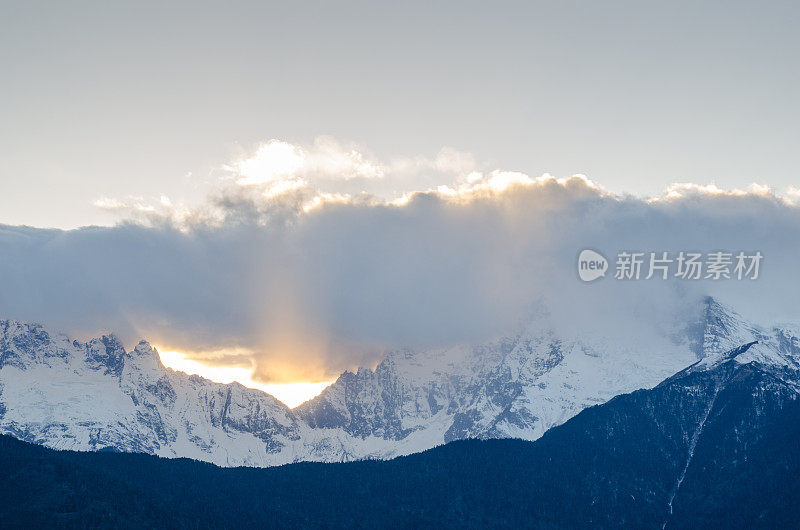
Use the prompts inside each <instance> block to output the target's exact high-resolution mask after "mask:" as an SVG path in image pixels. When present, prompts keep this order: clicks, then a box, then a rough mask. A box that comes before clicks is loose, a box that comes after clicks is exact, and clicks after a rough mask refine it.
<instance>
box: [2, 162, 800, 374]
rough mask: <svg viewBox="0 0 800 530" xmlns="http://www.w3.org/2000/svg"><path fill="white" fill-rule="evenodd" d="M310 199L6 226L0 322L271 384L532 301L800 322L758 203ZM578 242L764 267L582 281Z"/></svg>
mask: <svg viewBox="0 0 800 530" xmlns="http://www.w3.org/2000/svg"><path fill="white" fill-rule="evenodd" d="M297 193H307V191H302V190H301V191H299V192H297ZM306 198H307V197H301V198H298V197H297V196H296V195H293V194H292V193H289V194H285V195H281V196H278V197H272V198H269V199H265V198H264V197H263V196H260V195H258V194H254V193H253V192H248V191H247V190H245V189H241V188H237V189H234V190H231V191H228V192H226V193H225V194H221V195H219V196H217V197H216V198H214V199H213V201H212V203H211V204H210V205H209V207H213V209H215V210H216V211H221V212H222V215H221V216H218V217H217V218H216V221H215V222H211V221H209V218H208V217H206V216H204V215H201V214H200V213H198V214H197V215H196V216H194V217H189V218H187V219H184V221H183V223H182V224H179V223H175V222H174V221H171V220H170V219H168V218H166V217H164V218H153V219H151V220H150V222H149V224H138V223H124V224H120V225H118V226H115V227H109V228H100V227H89V228H82V229H79V230H71V231H59V230H40V229H35V228H28V227H10V226H3V227H0V277H1V278H2V285H3V288H2V290H0V315H1V316H2V317H5V318H18V319H22V320H33V321H39V322H43V323H45V324H47V325H48V326H51V327H53V328H56V329H62V330H64V331H67V332H69V333H71V334H75V335H78V336H91V335H95V334H97V333H99V332H107V331H113V332H116V333H118V334H119V335H120V336H121V337H122V338H123V339H124V340H125V341H126V342H127V343H128V344H131V343H132V342H133V341H135V340H138V339H139V338H147V339H149V340H151V341H153V342H155V343H156V344H165V345H169V346H170V347H173V348H179V349H183V350H186V351H195V352H198V351H199V352H202V351H215V352H218V351H224V350H225V349H226V348H227V349H230V350H231V351H234V350H236V351H237V352H239V353H236V354H235V357H236V359H237V363H240V362H242V358H241V353H240V350H238V348H243V349H248V350H252V351H253V358H254V361H255V363H256V368H257V372H258V375H259V376H260V377H262V378H264V379H270V378H271V379H279V378H281V377H285V374H286V373H287V372H291V373H292V374H293V375H294V376H296V377H298V378H300V377H307V378H316V377H321V376H323V375H324V376H331V375H334V374H336V373H337V372H338V371H340V370H341V369H343V368H346V367H352V366H354V365H359V364H361V365H364V364H370V363H372V362H375V360H376V359H378V358H379V357H380V355H381V354H382V352H383V351H384V350H385V349H387V348H393V347H431V346H445V345H449V344H453V343H460V342H472V341H480V340H485V339H488V338H490V337H493V336H495V335H497V334H499V333H505V332H510V331H513V330H514V329H515V328H516V327H517V326H518V325H519V324H520V323H521V322H523V321H525V320H526V319H527V318H529V317H530V315H531V314H533V313H535V312H536V311H538V310H539V308H540V307H541V306H546V307H547V309H548V311H550V313H551V315H552V319H553V321H554V322H556V323H558V325H561V326H564V327H565V328H570V329H573V330H579V329H582V328H585V329H589V328H591V327H596V328H605V329H620V330H622V332H624V333H635V332H636V330H637V329H640V328H641V327H642V326H648V325H652V326H659V325H662V323H663V322H664V321H666V320H669V319H670V318H675V316H676V315H678V316H679V314H680V312H681V311H685V308H686V307H688V305H687V301H688V300H691V299H693V297H696V296H700V295H703V294H712V295H715V296H718V297H720V298H721V299H723V301H730V302H731V303H733V304H735V305H736V306H737V309H739V310H740V312H743V313H745V314H746V315H747V314H748V312H749V313H751V315H747V316H753V317H755V318H756V319H760V320H765V319H766V320H769V319H774V318H784V319H792V318H794V319H798V320H800V318H798V317H800V308H799V307H798V305H797V303H796V300H798V299H800V282H798V281H797V278H796V274H797V272H796V271H797V264H798V260H800V246H799V245H798V240H797V234H798V233H800V210H798V208H797V207H796V206H794V205H792V204H790V203H788V202H786V201H785V200H783V199H781V198H778V197H775V196H773V195H770V194H764V193H750V194H730V193H707V192H704V191H702V190H685V192H684V193H683V194H682V196H680V197H673V198H662V199H661V200H657V201H645V200H642V199H637V198H634V197H621V196H615V195H611V194H609V193H606V192H604V191H602V190H599V189H597V188H595V187H593V186H591V185H590V184H589V183H587V182H586V181H585V180H582V179H578V178H573V179H569V180H565V181H556V180H555V179H545V180H541V181H537V182H535V183H533V184H529V185H513V186H511V187H509V188H508V189H506V190H505V191H503V192H494V191H490V190H477V191H476V190H474V191H471V192H468V193H463V194H461V195H460V196H456V197H452V196H448V195H445V194H439V193H433V192H430V193H419V194H416V195H414V196H413V197H412V198H411V199H410V200H409V201H408V202H407V203H406V204H403V205H399V206H398V205H392V204H387V203H385V202H381V201H377V200H373V199H370V198H368V197H362V198H357V199H351V200H347V201H339V202H330V203H325V204H323V205H322V206H320V207H318V208H315V209H313V210H311V211H309V212H307V213H306V212H303V209H302V206H301V205H302V204H303V203H304V202H305V200H306ZM582 248H594V249H596V250H599V251H601V252H603V253H604V254H605V255H606V256H608V257H609V258H613V256H614V255H616V253H617V252H619V251H620V250H639V251H651V250H652V251H662V250H663V251H673V252H677V251H679V250H699V251H712V250H717V249H724V250H730V251H737V250H746V251H754V250H760V251H761V252H762V253H763V254H764V255H765V260H764V267H763V271H762V277H761V278H760V279H759V280H757V281H755V282H746V281H742V282H737V281H727V282H678V281H668V282H660V281H649V282H645V281H639V282H629V283H625V282H617V281H614V280H612V279H610V278H606V279H605V280H601V281H599V282H597V283H595V284H591V285H584V284H582V283H581V282H579V281H578V279H577V276H576V273H575V259H576V256H577V253H578V251H579V250H580V249H582ZM650 317H652V318H650ZM214 355H216V354H214ZM200 357H201V358H203V355H202V354H201V355H200ZM205 358H207V359H213V358H214V356H213V355H210V354H209V355H206V356H205ZM282 374H283V375H282Z"/></svg>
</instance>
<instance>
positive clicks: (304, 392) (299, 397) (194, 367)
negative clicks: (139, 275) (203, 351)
mask: <svg viewBox="0 0 800 530" xmlns="http://www.w3.org/2000/svg"><path fill="white" fill-rule="evenodd" d="M156 349H157V350H158V352H159V355H160V356H161V362H162V363H163V364H164V366H166V367H167V368H172V369H173V370H175V371H178V372H184V373H187V374H190V375H199V376H200V377H204V378H206V379H210V380H211V381H216V382H217V383H233V382H234V381H236V382H237V383H239V384H241V385H243V386H246V387H248V388H256V389H258V390H262V391H264V392H266V393H267V394H271V395H272V396H275V397H276V398H277V399H279V400H280V401H282V402H283V403H284V404H285V405H286V406H288V407H289V408H294V407H296V406H298V405H300V404H301V403H305V402H306V401H308V400H309V399H312V398H314V397H316V396H318V395H319V394H320V393H321V392H322V391H323V390H325V389H326V388H327V387H328V386H330V385H331V384H332V383H333V381H327V382H321V383H319V382H317V383H310V382H298V383H262V382H261V381H256V380H254V379H253V373H252V370H248V369H247V368H244V367H240V366H209V365H207V364H203V363H201V362H198V361H195V360H192V359H190V358H188V357H187V356H186V355H185V354H183V353H180V352H176V351H162V350H160V349H158V348H156Z"/></svg>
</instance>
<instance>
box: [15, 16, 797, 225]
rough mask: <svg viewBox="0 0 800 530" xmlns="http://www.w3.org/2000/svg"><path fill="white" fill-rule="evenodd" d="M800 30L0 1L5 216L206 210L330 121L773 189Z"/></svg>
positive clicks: (648, 190) (364, 135)
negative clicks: (214, 198) (181, 207)
mask: <svg viewBox="0 0 800 530" xmlns="http://www.w3.org/2000/svg"><path fill="white" fill-rule="evenodd" d="M799 26H800V4H798V3H797V2H732V1H725V2H660V3H655V2H641V1H636V2H558V3H556V2H520V3H502V2H449V3H445V2H419V3H410V2H369V3H367V2H364V3H348V2H319V3H307V2H280V3H266V2H258V3H256V2H252V3H249V2H248V3H243V2H218V3H211V2H187V3H181V2H127V3H121V2H106V1H103V2H36V1H25V2H10V1H4V2H1V3H0V72H1V73H0V76H2V79H1V80H0V95H1V97H0V192H1V193H0V222H2V223H7V224H22V223H25V224H30V225H34V226H48V227H75V226H80V225H86V224H93V223H102V224H109V223H112V222H113V221H114V220H115V219H118V217H115V216H114V215H110V214H109V212H108V209H106V210H103V209H101V208H98V207H97V206H94V205H93V203H95V202H96V201H98V199H106V203H105V204H106V205H108V204H109V201H112V202H113V201H119V202H125V203H131V202H137V201H138V202H141V203H142V204H149V203H151V202H153V201H160V197H161V196H162V195H163V196H165V197H166V198H168V199H169V201H171V202H172V203H176V204H178V203H180V204H186V205H196V204H200V203H202V202H203V200H204V197H205V196H206V195H207V194H208V193H209V192H210V191H212V190H214V189H216V188H217V187H218V186H219V182H220V179H221V178H224V177H225V171H224V170H223V169H222V168H223V167H224V166H225V165H229V166H230V164H233V163H235V161H236V160H237V159H238V158H241V157H242V156H245V155H246V154H248V153H252V152H254V150H255V149H256V148H257V147H258V145H259V144H260V143H262V142H265V141H268V140H270V139H280V140H285V141H288V142H291V143H293V144H298V145H311V144H312V143H313V141H314V139H315V138H317V137H319V136H330V137H332V138H335V139H337V141H339V142H342V143H343V145H346V146H351V145H355V146H358V148H359V152H361V153H364V154H365V156H367V157H368V158H370V159H371V160H379V161H382V163H385V164H391V163H392V161H393V160H395V159H397V158H402V159H406V160H416V159H417V157H425V158H426V159H430V160H433V159H435V158H436V156H437V153H439V152H440V150H441V149H442V148H443V147H449V148H452V149H454V150H456V151H458V152H461V153H469V154H471V156H472V157H473V158H474V161H475V165H476V166H478V167H480V168H484V169H492V168H503V169H506V170H515V171H522V172H524V173H526V174H529V175H534V176H536V175H540V174H542V173H544V172H549V173H551V174H553V175H556V176H567V175H572V174H576V173H582V174H586V175H588V176H589V177H591V178H592V179H593V180H594V181H596V182H599V183H600V184H602V185H603V186H604V187H606V188H607V189H610V190H612V191H616V192H631V193H636V194H655V193H658V192H660V191H662V190H663V189H664V188H665V187H666V186H667V185H668V184H670V183H671V182H675V181H693V182H699V183H707V182H710V181H714V182H716V183H717V184H718V185H719V186H721V187H723V188H732V187H744V186H746V185H747V184H749V183H751V182H753V181H756V182H762V183H767V184H769V185H771V186H773V187H774V188H776V189H777V190H781V189H783V188H786V187H788V186H790V185H792V184H797V183H798V179H797V167H798V162H800V151H798V149H797V146H798V145H800V126H798V124H800V103H799V102H798V97H797V87H798V85H799V84H800V83H799V82H800V61H798V60H797V55H798V51H800V32H798V31H797V28H798V27H799ZM423 165H424V164H423ZM402 178H403V177H402V175H400V176H397V179H400V180H401V179H402ZM409 186H411V184H408V185H406V186H405V187H406V188H407V187H409ZM401 188H404V186H402V185H401V184H396V185H395V187H394V188H392V189H393V190H395V191H397V190H399V191H403V190H402V189H401Z"/></svg>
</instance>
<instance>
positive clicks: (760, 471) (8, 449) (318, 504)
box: [0, 361, 800, 528]
mask: <svg viewBox="0 0 800 530" xmlns="http://www.w3.org/2000/svg"><path fill="white" fill-rule="evenodd" d="M796 376H797V374H796V373H789V372H786V371H780V370H776V369H773V368H769V369H767V368H763V367H761V366H759V365H756V364H747V365H740V364H736V363H735V362H734V361H729V362H727V363H724V364H722V365H720V366H717V367H716V368H714V369H712V370H707V371H697V372H688V373H682V374H678V375H677V376H675V377H673V378H670V379H669V380H667V381H665V382H664V383H662V384H661V385H659V386H658V387H656V388H654V389H651V390H642V391H638V392H634V393H632V394H627V395H624V396H619V397H617V398H615V399H613V400H611V401H610V402H608V403H606V404H604V405H600V406H596V407H592V408H590V409H587V410H585V411H583V412H582V413H581V414H579V415H578V416H576V417H575V418H573V419H572V420H570V421H568V422H567V423H565V424H564V425H562V426H560V427H557V428H554V429H551V430H550V431H549V432H548V433H546V434H545V436H544V437H542V438H541V439H540V440H538V441H536V442H524V441H519V440H486V441H478V440H471V441H461V442H454V443H451V444H448V445H445V446H442V447H438V448H435V449H432V450H429V451H426V452H424V453H420V454H416V455H411V456H408V457H403V458H397V459H395V460H391V461H386V462H377V461H367V462H353V463H346V464H312V463H299V464H291V465H287V466H283V467H277V468H269V469H245V468H235V469H224V468H218V467H215V466H213V465H210V464H204V463H200V462H195V461H190V460H168V459H160V458H156V457H152V456H147V455H139V454H117V453H75V452H58V451H53V450H50V449H46V448H43V447H39V446H35V445H30V444H27V443H24V442H21V441H18V440H15V439H13V438H10V437H6V436H3V437H0V469H2V473H0V524H2V525H3V526H52V525H53V524H55V525H57V526H80V527H87V526H88V527H97V526H100V527H111V526H113V527H120V526H123V527H137V528H148V527H151V528H156V527H158V528H165V527H188V528H198V527H200V528H203V527H221V528H226V527H227V528H233V527H241V526H245V525H246V526H252V525H259V526H268V527H269V526H280V527H308V526H311V527H343V526H346V527H367V528H375V527H429V526H431V525H439V526H444V527H451V526H461V527H463V526H468V527H538V528H559V527H579V526H584V525H587V524H591V525H593V526H601V527H618V526H623V525H624V526H630V527H641V528H661V527H662V526H663V525H664V524H665V523H666V526H667V528H671V527H675V528H681V527H698V526H705V527H709V526H710V527H723V526H724V527H731V526H733V527H770V528H775V527H783V528H788V527H797V526H798V524H800V508H799V507H798V506H800V505H799V504H798V503H799V502H800V449H798V448H799V447H800V444H799V443H798V436H800V402H798V399H797V396H798V394H797V390H796V387H795V386H793V383H791V382H789V381H792V380H794V381H796V380H797V378H796Z"/></svg>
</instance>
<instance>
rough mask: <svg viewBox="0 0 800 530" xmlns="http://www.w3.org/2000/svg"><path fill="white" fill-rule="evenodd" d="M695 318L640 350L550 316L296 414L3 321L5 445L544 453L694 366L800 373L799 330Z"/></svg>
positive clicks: (297, 454) (226, 454)
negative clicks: (515, 446) (561, 429)
mask: <svg viewBox="0 0 800 530" xmlns="http://www.w3.org/2000/svg"><path fill="white" fill-rule="evenodd" d="M686 314H687V315H691V316H690V317H687V318H686V319H685V321H683V322H678V323H676V324H675V325H674V326H673V327H669V328H667V329H666V331H665V332H664V333H660V334H652V335H650V336H645V337H644V338H642V339H638V340H637V341H625V342H620V341H615V340H613V339H609V337H607V336H603V335H602V334H600V335H598V334H593V333H589V332H575V333H565V332H563V331H558V328H557V327H556V326H554V325H552V323H551V322H549V321H548V318H547V316H546V315H543V316H540V317H537V318H533V319H531V320H530V321H529V322H528V323H527V324H526V325H525V326H523V327H521V328H520V329H519V331H518V332H517V333H515V334H512V335H509V336H504V337H500V338H498V339H496V340H493V341H490V342H487V343H482V344H477V345H461V346H456V347H451V348H442V349H429V350H419V351H411V350H399V351H393V352H390V353H389V354H387V356H386V357H385V358H384V359H383V360H382V361H381V362H380V363H379V364H378V365H377V367H376V368H375V369H374V370H373V369H368V368H361V369H359V370H358V371H356V372H350V371H346V372H344V373H342V374H341V376H340V377H339V378H338V379H337V380H336V382H335V383H333V384H332V385H331V386H330V387H328V388H327V389H326V390H324V391H323V392H322V393H321V394H320V395H319V396H317V397H316V398H314V399H312V400H311V401H308V402H306V403H304V404H303V405H301V406H299V407H296V408H294V409H290V408H288V407H286V406H285V405H284V404H283V403H281V402H280V401H278V400H277V399H275V398H274V397H272V396H270V395H268V394H266V393H264V392H261V391H259V390H254V389H249V388H245V387H243V386H242V385H240V384H238V383H231V384H221V383H215V382H212V381H208V380H206V379H203V378H201V377H199V376H195V375H187V374H184V373H182V372H175V371H173V370H171V369H168V368H165V367H164V366H163V365H162V364H161V361H160V358H159V355H158V352H157V351H156V350H155V349H154V348H152V347H151V346H150V345H149V344H148V343H147V342H144V341H143V342H140V343H139V344H138V345H136V347H135V348H133V349H132V350H130V351H127V350H126V348H125V347H124V346H123V345H122V344H121V342H120V341H119V340H118V339H117V338H116V337H114V336H113V335H106V336H103V337H100V338H97V339H93V340H90V341H88V342H78V341H74V340H70V339H69V338H67V337H66V336H64V335H61V334H51V333H49V332H48V331H46V330H45V329H44V328H43V327H42V326H40V325H37V324H30V323H22V322H18V321H14V320H5V321H0V433H4V434H8V435H11V436H13V437H15V438H18V439H20V440H24V441H27V442H31V443H35V444H40V445H44V446H47V447H50V448H54V449H66V450H77V451H100V450H106V451H107V450H113V451H120V452H137V453H146V454H151V455H157V456H162V457H171V458H173V457H185V458H191V459H195V460H203V461H206V462H211V463H214V464H217V465H221V466H255V467H267V466H274V465H280V464H286V463H292V462H299V461H320V462H346V461H352V460H362V459H389V458H393V457H396V456H401V455H409V454H412V453H418V452H421V451H425V450H428V449H431V448H433V447H436V446H439V445H442V444H445V443H449V442H452V441H456V440H463V439H481V440H487V439H496V438H517V439H522V440H528V441H533V440H537V439H539V438H540V437H542V435H543V434H545V433H546V432H547V431H549V430H550V429H552V428H553V427H555V426H557V425H561V424H563V423H564V422H566V421H567V420H569V419H570V418H572V417H574V416H575V415H576V414H578V413H579V412H581V411H582V410H584V409H586V408H588V407H592V406H594V405H598V404H602V403H606V402H608V401H609V400H611V399H612V398H614V397H615V396H619V395H622V394H627V393H630V392H633V391H635V390H638V389H649V388H653V387H655V386H656V385H657V384H659V382H661V381H663V380H664V379H665V378H667V377H669V376H670V375H672V374H675V373H676V372H679V371H681V370H682V369H684V368H686V367H687V366H690V365H691V366H692V368H690V369H689V370H695V371H708V370H710V369H714V368H715V367H716V366H717V363H720V362H722V361H721V359H728V357H727V356H730V352H733V351H738V349H741V351H740V352H739V353H738V354H737V355H736V358H735V360H734V361H730V362H734V363H736V364H737V365H739V364H748V363H758V364H759V366H764V367H775V369H780V370H789V371H791V370H795V371H796V370H797V369H798V368H800V339H798V337H800V329H798V327H797V326H795V325H780V326H768V327H763V326H759V325H756V324H754V323H751V322H748V321H746V320H745V319H743V318H742V317H741V316H739V315H738V314H737V313H736V312H734V311H733V310H732V309H730V308H727V307H724V306H723V305H721V304H720V303H718V302H717V301H716V300H714V299H711V298H708V299H705V300H703V301H702V303H701V306H700V307H699V308H695V307H692V308H687V311H686ZM725 362H728V361H725ZM786 373H790V372H786ZM791 373H792V374H794V372H791ZM787 377H788V376H787ZM792 377H794V375H792Z"/></svg>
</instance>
